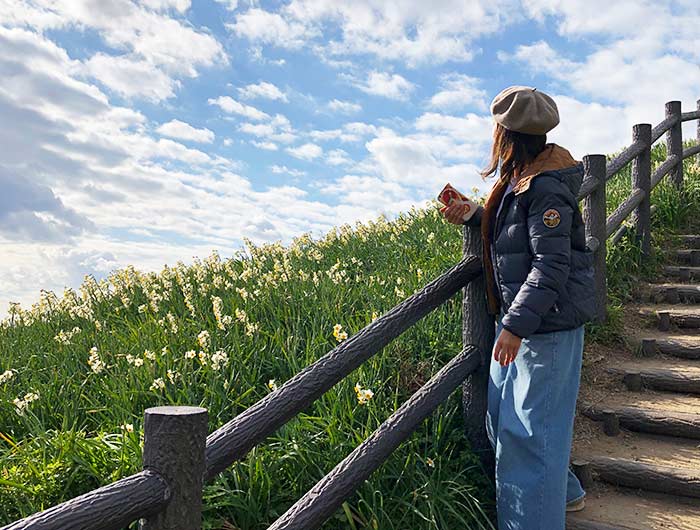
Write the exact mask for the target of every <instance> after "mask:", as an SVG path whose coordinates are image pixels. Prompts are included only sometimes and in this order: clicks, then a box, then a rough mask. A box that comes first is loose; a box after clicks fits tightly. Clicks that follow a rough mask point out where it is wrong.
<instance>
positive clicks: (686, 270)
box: [664, 265, 700, 281]
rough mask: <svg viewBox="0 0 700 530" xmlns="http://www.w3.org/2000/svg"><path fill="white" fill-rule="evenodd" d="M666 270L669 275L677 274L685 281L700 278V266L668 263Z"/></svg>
mask: <svg viewBox="0 0 700 530" xmlns="http://www.w3.org/2000/svg"><path fill="white" fill-rule="evenodd" d="M664 272H665V273H666V274H668V275H669V276H677V277H679V278H681V279H682V280H683V281H690V280H697V279H700V267H690V266H684V265H666V266H664Z"/></svg>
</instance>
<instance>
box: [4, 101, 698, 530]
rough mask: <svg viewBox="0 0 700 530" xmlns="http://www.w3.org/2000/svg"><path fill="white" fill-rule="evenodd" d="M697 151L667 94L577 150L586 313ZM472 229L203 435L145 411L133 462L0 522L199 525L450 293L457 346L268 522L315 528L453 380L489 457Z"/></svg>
mask: <svg viewBox="0 0 700 530" xmlns="http://www.w3.org/2000/svg"><path fill="white" fill-rule="evenodd" d="M696 119H697V120H698V142H697V144H696V145H694V146H693V147H689V148H687V149H685V150H684V149H683V144H682V135H681V123H682V122H684V121H688V120H696ZM664 134H665V135H666V145H667V149H668V156H667V158H666V160H665V161H664V162H663V163H662V164H660V165H659V167H658V168H657V169H656V170H655V171H654V172H653V173H652V171H651V156H650V153H651V146H652V144H653V143H654V142H655V141H656V140H658V139H659V138H660V137H661V136H662V135H664ZM693 155H698V160H699V163H700V100H699V101H698V108H697V110H695V111H693V112H685V113H683V112H681V105H680V102H678V101H670V102H668V103H666V118H665V119H664V120H663V121H662V122H661V123H659V124H658V125H657V126H656V127H654V128H652V127H651V125H649V124H638V125H635V126H634V128H633V138H632V144H631V145H630V146H629V147H628V148H627V149H625V150H624V151H623V152H622V153H620V154H619V155H617V156H616V157H615V158H613V159H612V160H609V161H606V157H605V156H604V155H587V156H585V157H584V159H583V163H584V166H585V169H586V174H585V178H584V180H583V183H582V186H581V192H580V194H579V199H583V201H584V203H583V216H584V220H585V222H586V235H587V242H588V245H589V247H590V248H591V249H592V250H594V255H595V281H596V294H597V301H598V310H599V312H598V317H597V318H598V320H599V321H604V320H605V308H606V304H607V294H606V283H605V256H606V254H605V251H606V241H607V239H608V238H612V241H613V242H616V241H619V239H620V238H621V237H622V234H623V232H624V230H625V229H626V228H625V225H622V222H623V221H624V220H625V219H626V218H627V217H628V216H630V215H632V216H633V217H632V219H633V223H634V224H633V226H634V229H635V230H634V236H635V237H636V238H638V239H639V241H640V243H641V246H642V251H643V252H644V253H648V252H649V248H650V245H649V241H650V238H649V230H650V215H651V210H650V206H649V195H650V192H651V190H652V189H653V188H654V186H656V185H657V184H658V183H659V182H660V181H661V179H662V178H664V177H665V176H666V175H669V176H670V177H669V178H670V179H671V180H672V181H673V182H674V183H675V184H676V185H677V186H679V187H680V186H682V185H683V170H682V163H683V160H684V159H686V158H688V157H690V156H693ZM630 162H631V163H632V192H631V194H630V196H629V197H628V198H627V199H626V200H625V201H624V202H623V203H622V204H620V206H619V207H618V208H617V209H616V210H615V211H614V212H613V213H612V214H611V215H610V216H607V215H606V213H607V212H606V203H605V200H606V195H605V183H606V182H607V181H608V180H610V178H612V177H613V176H614V175H616V174H617V173H618V172H619V171H620V170H621V169H622V168H623V167H625V166H626V165H627V164H629V163H630ZM481 245H482V242H481V235H480V230H479V229H478V228H472V227H465V228H464V245H463V249H464V258H463V259H462V261H460V262H459V263H458V264H456V265H455V266H454V267H452V268H451V269H449V270H448V271H446V272H445V273H444V274H442V275H441V276H439V277H438V278H436V279H435V280H433V281H432V282H430V283H429V284H428V285H426V286H425V287H424V288H423V289H421V290H420V291H418V292H416V293H414V294H413V295H412V296H410V297H408V298H407V299H406V300H404V301H403V302H402V303H400V304H399V305H397V306H396V307H394V308H393V309H391V310H390V311H388V312H387V313H385V314H384V315H382V316H381V317H379V318H378V319H376V320H375V321H373V322H372V323H370V324H369V325H367V326H366V327H365V328H363V329H362V330H361V331H360V332H358V333H357V334H355V335H353V336H352V337H350V338H349V339H347V340H346V341H344V342H342V343H341V344H339V345H338V346H337V347H336V348H334V349H333V350H331V351H330V352H329V353H327V354H326V355H324V356H323V357H321V358H320V359H319V360H318V361H316V362H315V363H313V364H312V365H310V366H308V367H307V368H305V369H304V370H302V371H301V372H299V373H298V374H297V375H296V376H294V377H293V378H292V379H290V380H289V381H287V382H286V383H285V384H284V385H282V386H281V387H280V388H278V389H277V390H275V391H274V392H272V393H270V394H269V395H267V396H266V397H265V398H263V399H261V400H260V401H258V402H257V403H255V404H254V405H253V406H252V407H250V408H249V409H247V410H246V411H244V412H243V413H242V414H240V415H238V416H236V417H235V418H234V419H232V420H231V421H229V422H228V423H227V424H225V425H224V426H222V427H221V428H219V429H217V430H216V431H214V432H213V433H212V434H210V435H209V436H207V430H208V427H207V410H206V409H203V408H198V407H185V406H177V407H154V408H150V409H147V410H146V412H145V423H144V431H145V432H144V435H145V437H144V450H143V470H142V471H141V472H139V473H136V474H134V475H131V476H128V477H126V478H123V479H121V480H118V481H116V482H114V483H112V484H109V485H107V486H104V487H101V488H99V489H96V490H94V491H91V492H88V493H86V494H84V495H81V496H79V497H76V498H74V499H71V500H69V501H66V502H64V503H61V504H59V505H57V506H54V507H53V508H49V509H48V510H45V511H43V512H40V513H37V514H34V515H31V516H29V517H27V518H25V519H22V520H20V521H16V522H14V523H11V524H9V525H7V526H4V527H3V528H2V529H1V530H20V529H21V530H30V529H31V530H58V529H61V530H87V529H90V530H118V529H120V528H124V527H126V526H128V525H129V524H130V523H132V522H133V521H136V520H140V528H142V529H146V530H166V529H167V530H193V529H199V528H201V518H202V487H203V485H204V484H205V483H207V482H210V481H211V480H212V479H214V478H215V477H216V476H217V475H218V474H219V473H220V472H221V471H223V470H225V469H226V468H227V467H228V466H230V465H231V464H232V463H234V462H236V461H238V460H241V459H242V458H243V457H245V455H246V454H247V453H248V452H249V451H250V450H251V449H252V448H253V447H255V446H256V445H257V444H259V443H261V442H263V441H264V440H265V438H267V437H268V436H269V435H271V434H272V433H274V432H275V431H276V430H277V429H279V428H280V427H282V426H283V425H284V424H285V423H287V422H288V421H289V420H291V419H292V418H294V417H295V416H296V415H297V414H299V412H301V411H302V410H304V409H305V408H307V407H308V406H309V405H310V404H311V403H313V401H314V400H316V399H318V398H319V397H320V396H321V395H323V393H325V392H326V391H327V390H329V389H330V388H331V387H333V386H334V385H335V384H336V383H338V382H339V381H341V380H342V379H343V378H344V377H346V376H347V375H348V374H350V373H351V372H352V371H353V370H355V369H356V368H357V367H359V366H360V365H361V364H362V363H364V362H365V361H366V360H367V359H369V358H370V357H372V356H373V355H375V354H376V353H377V352H379V351H380V350H382V348H384V347H385V346H386V345H387V344H389V342H391V341H392V340H393V339H395V338H396V337H397V336H399V335H400V334H401V333H403V332H404V331H406V330H407V329H408V328H410V327H411V326H412V325H414V324H415V323H416V322H417V321H418V320H420V319H421V318H423V317H424V316H426V315H427V314H428V313H430V312H431V311H433V310H434V309H435V308H437V307H438V306H439V305H441V304H442V303H444V302H445V301H446V300H448V299H449V298H451V297H452V296H454V295H455V294H456V293H457V292H459V291H460V290H463V292H464V302H463V319H464V321H463V343H464V345H465V346H464V348H463V350H462V351H461V352H460V353H459V354H457V355H456V356H455V357H454V358H453V359H452V360H451V361H450V362H449V363H447V364H446V365H445V366H444V367H443V368H442V369H441V370H440V371H438V372H437V374H435V375H434V376H433V377H432V378H431V379H430V380H429V381H428V382H427V383H426V384H425V385H424V386H423V387H422V388H420V389H419V390H418V391H417V392H416V393H415V394H413V396H411V398H410V399H409V400H408V401H406V402H405V403H404V404H403V405H402V406H401V407H399V409H398V410H397V411H396V412H394V414H392V415H391V416H390V417H389V418H388V419H387V420H386V421H385V422H384V423H382V424H381V425H380V426H379V428H378V429H377V430H376V431H375V432H374V433H373V434H372V435H371V436H370V437H369V438H367V440H365V441H364V442H363V443H362V444H360V445H359V446H358V447H357V448H355V450H353V451H352V452H351V453H350V454H349V455H348V456H347V457H346V458H345V459H344V460H343V461H341V462H340V463H339V464H338V465H337V466H336V467H335V468H334V469H333V470H332V471H330V472H329V473H328V474H327V475H326V476H325V477H323V478H322V479H321V480H320V481H319V482H318V483H317V484H316V485H315V486H314V487H312V488H311V489H310V490H309V491H308V492H307V493H306V494H305V495H304V496H303V497H302V498H301V499H299V500H298V501H297V502H296V503H295V504H294V505H293V506H292V507H291V508H289V510H287V512H285V513H284V514H283V515H282V516H281V517H280V518H279V519H277V521H275V522H274V523H273V524H272V526H270V527H269V530H283V529H284V530H292V529H298V530H302V529H303V530H312V529H314V528H318V527H319V526H321V525H322V524H323V523H324V522H325V521H326V520H327V519H328V518H329V517H330V516H331V515H333V513H335V511H336V510H337V509H338V508H339V507H340V506H341V504H342V503H343V502H344V501H345V499H347V497H349V496H350V495H351V494H352V493H353V492H354V491H355V490H356V489H357V488H358V487H359V486H360V485H361V484H362V483H363V482H364V481H365V480H366V479H367V478H368V477H369V476H370V474H371V473H372V472H373V471H375V470H376V469H377V468H379V467H380V466H381V464H382V463H383V462H384V461H385V460H386V459H387V458H388V457H389V455H390V454H391V453H392V451H394V449H396V448H397V447H398V446H399V444H401V442H402V441H404V440H405V439H406V438H407V437H408V436H410V435H411V433H412V432H413V431H414V430H415V429H416V427H417V426H418V425H419V424H420V422H422V421H423V420H424V419H425V418H426V417H427V416H429V415H430V414H431V413H432V411H433V410H435V408H436V407H437V406H438V405H439V404H440V403H442V402H443V401H444V400H445V399H446V398H447V396H449V395H450V394H451V393H452V392H453V391H454V390H455V389H456V388H457V387H458V386H459V385H460V384H461V383H463V402H464V420H465V429H466V435H467V438H468V439H469V441H470V443H471V445H472V448H473V449H474V450H475V451H476V452H477V453H478V454H479V456H480V457H481V459H482V462H483V463H484V464H485V465H486V466H490V465H491V464H492V456H491V451H490V448H489V445H488V440H487V438H486V434H485V426H484V415H485V411H486V385H487V381H488V364H489V359H490V352H491V348H492V345H493V341H494V332H495V326H494V322H493V319H492V317H490V316H489V315H488V313H487V311H486V300H485V292H484V290H485V287H484V281H483V276H482V264H481V259H480V257H481Z"/></svg>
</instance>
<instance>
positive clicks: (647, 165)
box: [632, 123, 651, 257]
mask: <svg viewBox="0 0 700 530" xmlns="http://www.w3.org/2000/svg"><path fill="white" fill-rule="evenodd" d="M632 141H633V142H635V143H636V142H642V143H643V144H644V149H642V152H641V153H639V154H638V155H637V156H636V157H635V158H634V160H632V191H634V190H635V189H640V190H641V191H643V192H644V198H643V199H642V201H641V202H640V203H639V205H638V206H637V207H636V208H635V209H634V211H633V213H632V218H633V220H634V229H635V238H636V239H637V242H638V243H639V244H640V246H641V248H642V256H643V257H648V256H649V255H650V254H651V213H650V211H649V208H650V204H651V203H650V201H649V194H650V192H651V125H650V124H648V123H638V124H637V125H635V126H634V128H633V130H632Z"/></svg>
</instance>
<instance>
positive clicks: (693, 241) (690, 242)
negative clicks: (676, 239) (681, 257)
mask: <svg viewBox="0 0 700 530" xmlns="http://www.w3.org/2000/svg"><path fill="white" fill-rule="evenodd" d="M680 238H681V244H682V245H683V246H685V247H688V248H700V234H681V235H680Z"/></svg>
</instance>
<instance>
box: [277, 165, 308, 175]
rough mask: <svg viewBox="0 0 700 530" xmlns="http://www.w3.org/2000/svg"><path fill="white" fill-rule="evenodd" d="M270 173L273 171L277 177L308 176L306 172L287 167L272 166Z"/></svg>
mask: <svg viewBox="0 0 700 530" xmlns="http://www.w3.org/2000/svg"><path fill="white" fill-rule="evenodd" d="M270 171H272V172H273V173H274V174H276V175H284V174H287V175H291V176H293V177H303V176H304V175H306V171H302V170H300V169H292V168H288V167H287V166H278V165H272V166H270Z"/></svg>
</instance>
